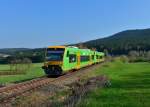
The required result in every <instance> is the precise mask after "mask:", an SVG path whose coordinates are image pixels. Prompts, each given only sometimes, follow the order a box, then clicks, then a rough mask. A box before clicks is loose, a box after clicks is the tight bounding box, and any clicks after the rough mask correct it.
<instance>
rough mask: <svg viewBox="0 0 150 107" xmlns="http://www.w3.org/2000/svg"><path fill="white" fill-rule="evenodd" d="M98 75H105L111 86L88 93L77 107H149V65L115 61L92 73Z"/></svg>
mask: <svg viewBox="0 0 150 107" xmlns="http://www.w3.org/2000/svg"><path fill="white" fill-rule="evenodd" d="M99 74H106V75H107V76H108V77H109V79H110V81H111V86H110V87H107V88H103V89H96V90H94V91H92V92H90V93H88V95H87V96H85V98H84V99H83V100H82V101H81V102H80V103H79V104H78V106H82V107H150V63H146V62H141V63H122V62H120V61H116V62H112V63H108V64H105V65H103V66H102V67H100V68H99V69H97V70H96V72H93V73H92V75H99Z"/></svg>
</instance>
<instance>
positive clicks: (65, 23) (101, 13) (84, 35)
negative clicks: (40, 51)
mask: <svg viewBox="0 0 150 107" xmlns="http://www.w3.org/2000/svg"><path fill="white" fill-rule="evenodd" d="M145 28H150V0H0V48H42V47H47V46H50V45H63V44H70V43H79V42H84V41H88V40H93V39H97V38H103V37H107V36H110V35H112V34H114V33H117V32H120V31H123V30H128V29H145Z"/></svg>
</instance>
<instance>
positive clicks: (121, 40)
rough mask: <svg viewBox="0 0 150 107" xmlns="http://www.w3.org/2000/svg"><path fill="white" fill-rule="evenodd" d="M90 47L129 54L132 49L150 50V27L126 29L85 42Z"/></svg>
mask: <svg viewBox="0 0 150 107" xmlns="http://www.w3.org/2000/svg"><path fill="white" fill-rule="evenodd" d="M83 45H85V46H87V47H88V48H92V47H94V48H96V49H97V50H98V51H104V50H105V49H107V50H108V52H109V53H111V54H115V55H116V54H127V53H128V52H129V51H131V50H143V51H148V50H150V29H140V30H139V29H137V30H126V31H122V32H119V33H116V34H114V35H112V36H109V37H106V38H102V39H96V40H91V41H87V42H84V43H83Z"/></svg>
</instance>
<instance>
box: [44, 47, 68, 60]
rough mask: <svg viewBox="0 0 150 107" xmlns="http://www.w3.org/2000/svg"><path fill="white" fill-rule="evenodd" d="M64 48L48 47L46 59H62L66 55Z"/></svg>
mask: <svg viewBox="0 0 150 107" xmlns="http://www.w3.org/2000/svg"><path fill="white" fill-rule="evenodd" d="M64 50H65V49H64V48H56V49H54V48H48V49H47V55H46V60H47V61H62V60H63V55H64Z"/></svg>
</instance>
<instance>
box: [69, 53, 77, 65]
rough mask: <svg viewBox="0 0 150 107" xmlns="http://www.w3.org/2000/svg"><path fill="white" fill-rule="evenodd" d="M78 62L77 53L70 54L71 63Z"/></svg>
mask: <svg viewBox="0 0 150 107" xmlns="http://www.w3.org/2000/svg"><path fill="white" fill-rule="evenodd" d="M73 62H76V55H75V54H70V55H69V63H73Z"/></svg>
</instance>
